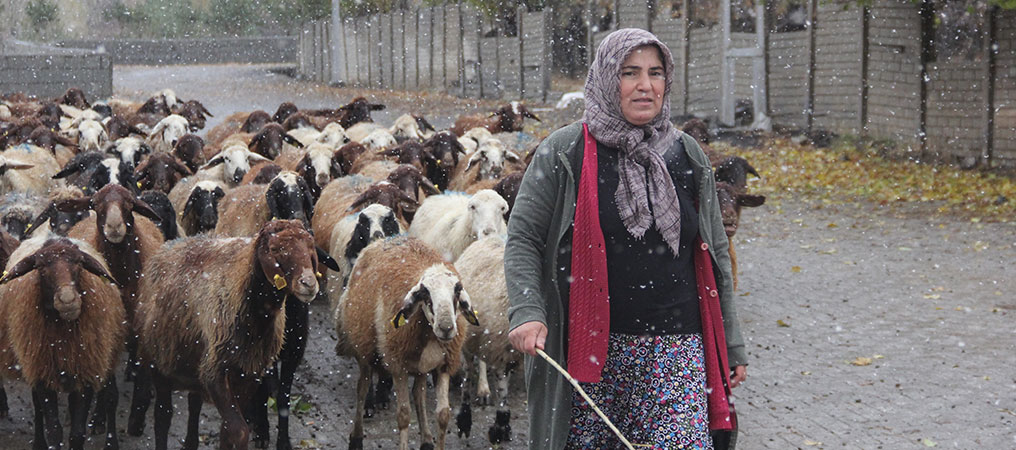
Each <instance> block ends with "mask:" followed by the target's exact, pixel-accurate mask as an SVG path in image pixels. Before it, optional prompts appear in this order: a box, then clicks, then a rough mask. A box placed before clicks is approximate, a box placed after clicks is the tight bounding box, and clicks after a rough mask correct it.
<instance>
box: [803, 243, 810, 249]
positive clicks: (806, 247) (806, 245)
mask: <svg viewBox="0 0 1016 450" xmlns="http://www.w3.org/2000/svg"><path fill="white" fill-rule="evenodd" d="M801 248H803V249H805V250H807V249H809V248H811V244H802V245H801Z"/></svg>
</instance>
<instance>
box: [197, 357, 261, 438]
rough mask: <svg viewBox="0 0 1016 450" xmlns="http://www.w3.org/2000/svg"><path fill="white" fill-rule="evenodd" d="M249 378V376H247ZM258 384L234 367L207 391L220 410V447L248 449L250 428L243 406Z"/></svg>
mask: <svg viewBox="0 0 1016 450" xmlns="http://www.w3.org/2000/svg"><path fill="white" fill-rule="evenodd" d="M247 378H249V377H247ZM255 389H257V386H256V385H254V383H253V382H251V381H248V380H247V379H245V378H244V377H243V375H242V374H240V373H238V372H237V371H235V370H232V369H226V373H225V374H224V375H223V377H222V378H221V379H219V380H218V381H217V382H216V383H215V384H214V385H212V386H208V387H207V388H206V391H207V392H208V395H209V396H210V397H211V398H212V403H214V404H215V408H216V409H218V410H219V417H221V418H222V424H221V425H220V426H219V449H220V450H240V449H246V448H247V445H248V443H249V442H250V429H249V428H247V421H246V420H244V418H243V413H242V412H241V408H242V407H243V406H246V404H247V401H246V400H247V399H249V398H250V396H251V395H252V394H253V393H254V390H255Z"/></svg>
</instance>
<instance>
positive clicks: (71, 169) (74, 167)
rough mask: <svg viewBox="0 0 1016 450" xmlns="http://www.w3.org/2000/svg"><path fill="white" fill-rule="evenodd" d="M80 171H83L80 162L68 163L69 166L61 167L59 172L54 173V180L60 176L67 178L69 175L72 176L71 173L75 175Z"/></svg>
mask: <svg viewBox="0 0 1016 450" xmlns="http://www.w3.org/2000/svg"><path fill="white" fill-rule="evenodd" d="M80 171H81V166H80V165H78V164H68V165H67V167H64V168H63V169H61V170H60V171H59V172H57V173H56V174H54V175H53V176H52V177H51V178H53V179H54V180H58V179H60V178H67V177H69V176H71V175H73V174H75V173H78V172H80Z"/></svg>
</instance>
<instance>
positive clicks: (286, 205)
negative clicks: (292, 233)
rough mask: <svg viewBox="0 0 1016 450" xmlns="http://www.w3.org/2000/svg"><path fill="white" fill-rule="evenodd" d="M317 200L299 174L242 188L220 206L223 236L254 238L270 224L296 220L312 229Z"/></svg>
mask: <svg viewBox="0 0 1016 450" xmlns="http://www.w3.org/2000/svg"><path fill="white" fill-rule="evenodd" d="M313 216H314V201H313V198H312V197H311V195H310V188H309V187H308V186H307V183H306V182H305V181H304V180H303V178H301V177H300V176H299V175H297V174H296V173H295V172H289V171H283V172H282V173H280V174H279V175H278V176H276V177H275V178H274V179H273V180H272V181H271V182H270V183H268V184H267V185H265V184H251V185H245V186H238V187H236V188H233V189H232V190H230V191H229V192H228V193H227V194H226V197H225V198H223V199H222V201H221V202H220V203H219V220H218V223H216V224H215V234H216V235H219V236H238V237H239V236H253V235H254V234H255V233H257V231H258V230H260V229H261V226H262V225H264V224H265V223H266V222H268V221H270V220H273V218H274V219H294V220H299V221H300V222H301V223H303V224H304V225H305V226H306V227H307V229H310V224H311V219H312V218H313Z"/></svg>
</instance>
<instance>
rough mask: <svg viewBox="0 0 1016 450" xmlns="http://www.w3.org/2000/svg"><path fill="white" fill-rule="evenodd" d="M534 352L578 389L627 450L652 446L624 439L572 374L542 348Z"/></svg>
mask: <svg viewBox="0 0 1016 450" xmlns="http://www.w3.org/2000/svg"><path fill="white" fill-rule="evenodd" d="M536 354H537V355H540V357H542V358H543V359H545V360H546V361H547V363H549V364H550V365H551V366H553V367H554V368H555V369H557V371H558V372H560V373H561V375H563V376H564V378H565V379H566V380H568V382H569V383H571V385H572V387H574V388H575V390H577V391H579V395H581V396H582V398H583V399H585V400H586V403H589V406H592V407H593V411H596V415H598V416H600V418H601V419H603V421H604V422H605V423H606V424H607V426H608V427H610V431H613V432H614V434H616V435H617V437H618V439H620V440H621V442H622V443H624V446H625V447H627V448H628V450H635V447H652V445H649V444H632V443H631V442H628V439H625V437H624V435H623V434H621V431H620V430H618V429H617V427H615V426H614V424H613V423H612V422H611V421H610V419H608V418H607V415H606V414H604V413H603V411H600V408H599V407H598V406H596V403H593V399H591V398H589V395H588V394H586V391H584V390H583V389H582V386H579V382H578V381H577V380H575V379H574V378H572V376H571V375H569V374H568V371H567V370H564V367H561V366H560V365H559V364H558V363H557V361H554V358H551V357H550V356H548V355H547V354H546V353H544V352H543V350H540V349H536Z"/></svg>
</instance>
